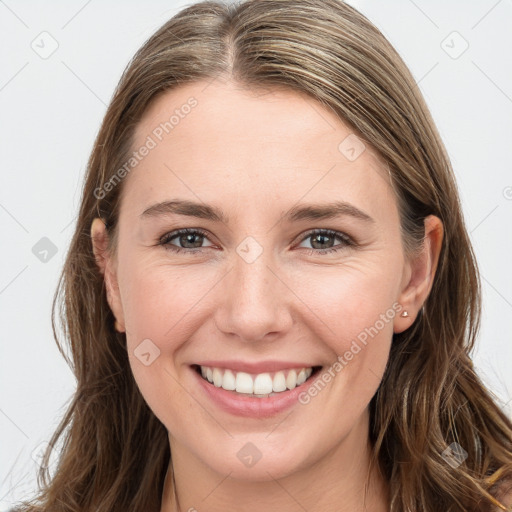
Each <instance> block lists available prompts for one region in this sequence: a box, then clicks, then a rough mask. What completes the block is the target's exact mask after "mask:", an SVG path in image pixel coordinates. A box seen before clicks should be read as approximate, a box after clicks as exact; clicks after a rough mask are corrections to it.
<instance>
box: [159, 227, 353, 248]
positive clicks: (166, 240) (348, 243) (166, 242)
mask: <svg viewBox="0 0 512 512" xmlns="http://www.w3.org/2000/svg"><path fill="white" fill-rule="evenodd" d="M189 234H194V235H195V234H199V235H201V236H203V237H205V238H208V236H207V233H206V231H203V230H202V229H199V228H186V229H178V230H176V231H172V232H171V233H167V234H165V235H164V236H162V237H161V238H160V240H159V242H158V245H162V246H164V248H165V249H167V250H170V251H173V252H175V253H180V252H187V253H189V254H199V253H202V252H204V249H206V247H204V248H196V249H187V248H184V247H178V246H176V245H172V244H171V243H170V242H171V240H173V239H174V238H177V237H179V236H180V235H189ZM314 235H328V236H330V237H333V238H337V239H339V240H341V241H342V242H343V244H339V246H337V247H336V248H332V247H331V248H329V249H307V248H306V251H307V254H309V255H314V254H327V253H330V252H338V251H341V250H342V249H344V248H347V247H353V246H355V245H356V243H355V242H354V241H353V240H352V239H351V238H350V237H349V236H348V235H346V234H345V233H341V232H340V231H333V230H332V229H314V230H312V231H310V232H308V233H307V234H306V235H305V236H304V237H303V238H302V239H301V240H300V243H302V242H303V241H304V240H306V239H307V238H311V237H312V236H314ZM303 249H304V248H303Z"/></svg>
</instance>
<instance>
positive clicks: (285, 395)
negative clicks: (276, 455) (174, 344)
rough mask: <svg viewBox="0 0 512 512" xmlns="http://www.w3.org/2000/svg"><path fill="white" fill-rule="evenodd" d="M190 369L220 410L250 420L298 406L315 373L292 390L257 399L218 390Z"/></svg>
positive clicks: (267, 416) (273, 414)
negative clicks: (301, 395)
mask: <svg viewBox="0 0 512 512" xmlns="http://www.w3.org/2000/svg"><path fill="white" fill-rule="evenodd" d="M191 369H192V372H193V373H194V375H195V377H196V379H197V381H198V383H199V385H200V386H201V388H202V389H203V390H204V391H205V392H206V393H207V395H208V396H209V397H210V398H211V399H212V401H213V402H214V403H216V404H217V405H218V406H219V407H220V408H221V409H223V410H224V411H226V412H229V413H231V414H235V415H237V416H245V417H250V418H270V417H272V416H275V415H276V414H279V413H280V412H283V411H285V410H287V409H289V408H290V407H292V406H293V405H294V404H299V395H300V394H301V393H302V392H303V391H305V390H306V389H307V388H308V387H309V386H310V385H311V382H312V380H313V379H314V377H315V376H316V373H315V374H314V375H313V379H312V378H311V377H310V378H309V379H308V380H306V381H305V382H303V383H302V384H301V385H300V386H297V387H296V388H294V389H292V390H287V391H282V392H280V393H279V394H277V395H274V396H269V397H265V398H257V397H251V396H244V395H242V394H237V393H235V392H234V391H227V390H225V389H223V388H218V387H217V386H214V385H213V384H211V383H210V382H208V381H207V380H206V379H203V377H201V375H199V373H198V372H197V371H196V370H195V369H194V368H191ZM317 373H319V372H317Z"/></svg>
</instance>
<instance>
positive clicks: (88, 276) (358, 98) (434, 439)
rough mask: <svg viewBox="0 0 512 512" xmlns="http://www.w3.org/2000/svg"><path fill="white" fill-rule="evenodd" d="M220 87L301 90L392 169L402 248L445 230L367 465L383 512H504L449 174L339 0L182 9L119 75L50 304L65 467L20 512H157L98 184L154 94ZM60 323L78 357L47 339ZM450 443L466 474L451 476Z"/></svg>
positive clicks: (398, 81) (110, 219)
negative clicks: (100, 239)
mask: <svg viewBox="0 0 512 512" xmlns="http://www.w3.org/2000/svg"><path fill="white" fill-rule="evenodd" d="M218 77H229V78H231V79H233V80H235V81H237V82H238V83H240V84H243V85H245V86H247V87H249V88H253V89H256V88H261V87H265V88H271V87H285V88H287V89H288V90H292V91H297V92H302V93H306V94H308V95H309V96H310V97H311V98H312V99H314V100H316V101H318V102H320V103H321V104H322V105H324V106H326V107H327V108H329V109H331V110H332V111H333V112H334V113H336V115H338V116H339V118H340V119H341V120H342V121H343V122H345V123H346V124H347V125H348V126H350V127H351V129H352V130H353V132H354V133H356V134H357V135H358V137H360V139H362V140H363V141H364V143H365V144H368V145H370V146H371V147H373V148H374V149H375V150H376V151H377V152H378V153H379V154H380V156H381V157H382V159H383V161H385V162H386V164H387V166H388V167H389V171H390V176H391V179H392V183H393V187H394V189H395V192H396V196H397V201H398V204H399V209H400V215H401V227H402V232H403V240H404V244H405V247H406V249H407V250H412V251H413V250H415V249H417V248H418V247H419V246H421V244H422V240H423V236H424V225H423V220H424V218H425V217H426V216H427V215H429V214H433V215H436V216H438V217H439V218H440V219H441V220H442V222H443V225H444V239H443V245H442V249H441V254H440V259H439V263H438V268H437V272H436V276H435V280H434V283H433V287H432V290H431V293H430V295H429V297H428V299H427V300H426V302H425V304H424V308H423V310H422V312H421V314H420V315H419V316H418V318H417V319H416V321H415V322H414V324H413V325H412V326H411V327H410V328H409V329H407V330H406V331H404V332H402V333H400V334H396V335H394V338H393V341H392V348H391V353H390V358H389V362H388V366H387V368H386V372H385V374H384V377H383V379H382V382H381V385H380V387H379V389H378V391H377V393H376V394H375V396H374V397H373V398H372V400H371V402H370V413H371V416H370V418H371V420H370V421H371V423H370V437H371V442H372V446H373V455H372V464H378V466H379V468H380V469H381V471H382V472H383V474H384V475H385V477H386V479H387V480H388V481H389V485H390V492H391V494H390V497H391V502H390V510H391V511H392V512H399V511H400V512H405V511H409V512H412V511H442V512H447V511H452V512H454V511H464V512H467V511H473V510H474V511H477V510H490V509H491V505H494V506H500V508H501V509H502V510H505V505H503V504H502V503H498V501H497V500H496V498H499V496H500V494H499V492H500V491H499V488H498V484H503V483H505V481H506V479H508V478H510V477H511V476H512V424H511V421H510V420H509V419H508V418H507V417H506V416H505V414H504V413H503V412H502V411H501V409H500V407H499V406H498V405H497V403H496V399H495V397H494V395H492V394H491V393H490V392H489V391H488V390H487V389H486V388H485V387H484V385H483V383H482V382H481V381H480V379H479V378H478V376H477V374H476V372H475V369H474V367H473V364H472V362H471V358H470V353H471V351H472V349H473V345H474V343H475V340H476V337H477V333H478V330H479V322H480V309H481V296H480V278H479V274H478V269H477V265H476V262H475V257H474V253H473V249H472V247H471V243H470V240H469V237H468V233H467V231H466V228H465V225H464V219H463V214H462V209H461V204H460V202H459V197H458V192H457V188H456V183H455V179H454V175H453V171H452V168H451V164H450V161H449V158H448V155H447V153H446V150H445V148H444V146H443V143H442V141H441V139H440V136H439V134H438V131H437V129H436V127H435V125H434V122H433V120H432V117H431V115H430V112H429V110H428V108H427V106H426V104H425V101H424V99H423V97H422V95H421V93H420V91H419V90H418V88H417V87H416V83H415V81H414V79H413V77H412V75H411V73H410V71H409V70H408V69H407V67H406V65H405V64H404V62H403V61H402V59H401V58H400V56H399V55H398V53H397V52H396V51H395V50H394V49H393V47H392V46H391V45H390V43H389V42H388V41H387V40H386V38H385V37H384V36H383V35H382V33H381V32H380V31H379V30H378V29H377V28H376V27H375V26H374V25H373V24H372V23H371V22H370V21H368V20H367V19H366V18H365V17H364V16H363V15H362V14H360V13H359V12H358V11H357V10H355V9H354V8H353V7H351V6H349V5H347V4H345V3H343V2H341V1H338V0H248V1H245V2H241V3H238V4H233V3H232V4H225V3H221V2H214V1H206V2H201V3H197V4H195V5H190V6H188V7H187V8H185V9H183V10H182V11H180V12H179V13H178V14H177V15H176V16H174V17H173V18H171V19H170V20H169V21H168V22H167V23H165V24H164V25H163V26H162V27H161V28H160V29H159V30H158V31H157V32H156V33H155V34H154V35H153V36H152V37H151V38H150V39H149V40H148V41H147V42H146V43H145V44H144V45H143V46H142V48H141V49H140V50H139V51H138V52H137V53H136V55H135V56H134V58H133V59H132V61H131V62H130V63H129V65H128V66H127V68H126V70H125V71H124V73H123V75H122V77H121V80H120V83H119V85H118V86H117V88H116V90H115V93H114V96H113V98H112V100H111V102H110V105H109V107H108V110H107V112H106V115H105V118H104V120H103V124H102V126H101V128H100V131H99V133H98V136H97V138H96V141H95V143H94V147H93V150H92V154H91V156H90V159H89V162H88V168H87V175H86V178H85V182H84V187H83V194H82V198H81V206H80V211H79V216H78V221H77V225H76V230H75V233H74V236H73V239H72V242H71V245H70V248H69V252H68V255H67V259H66V262H65V266H64V269H63V272H62V275H61V278H60V281H59V286H58V288H57V291H56V293H55V296H54V302H53V311H52V325H53V329H54V335H55V339H56V341H57V344H58V346H59V350H60V351H61V353H62V355H63V356H64V357H65V358H66V359H67V361H68V364H70V366H71V367H72V369H73V371H74V373H75V375H76V379H77V389H76V393H75V394H74V396H73V398H72V401H71V403H70V405H69V408H68V410H67V412H66V414H65V416H64V418H63V419H62V422H61V423H60V425H59V427H58V429H57V431H56V432H55V434H54V435H53V437H52V439H51V441H50V447H52V446H54V449H55V450H57V443H58V442H59V440H61V441H62V442H61V443H60V444H61V446H59V447H58V450H59V452H58V453H59V460H58V466H57V467H56V468H55V472H54V474H53V475H51V476H50V474H49V471H48V470H47V469H46V467H45V465H46V464H48V461H49V458H50V453H51V449H49V450H48V451H47V452H46V454H45V457H44V459H43V466H42V467H41V469H40V471H39V474H38V483H39V487H40V489H39V495H38V496H37V497H36V498H34V499H33V500H32V501H31V502H26V501H25V502H23V506H24V508H22V510H27V511H35V510H45V511H59V512H71V511H80V512H84V511H95V512H101V511H122V512H126V511H158V510H159V509H160V505H161V497H162V491H163V483H164V478H165V474H166V471H167V468H168V465H169V462H170V456H171V454H170V450H169V441H168V434H167V431H166V428H165V427H164V425H163V424H162V423H161V422H160V421H159V420H158V419H157V418H156V417H155V415H154V414H153V413H152V411H151V410H150V409H149V407H148V406H147V404H146V403H145V401H144V399H143V397H142V395H141V393H140V392H139V390H138V387H137V385H136V383H135V381H134V378H133V376H132V373H131V371H130V366H129V362H128V357H127V354H126V338H125V335H124V334H120V333H118V332H116V330H115V329H114V317H113V314H112V312H111V310H110V308H109V306H108V303H107V300H106V294H105V286H104V280H103V276H102V275H101V274H100V272H99V271H98V268H97V265H96V262H95V258H94V256H93V252H92V244H91V238H90V227H91V223H92V221H93V219H94V218H95V217H102V218H104V219H105V220H106V224H107V227H108V230H109V234H110V239H111V240H112V248H113V249H115V244H116V238H115V235H116V227H117V220H118V214H119V204H120V197H121V191H122V188H123V181H122V180H121V182H120V183H119V184H118V185H117V186H113V187H105V184H106V183H109V182H110V183H112V181H111V180H112V179H113V177H114V175H115V173H116V172H117V171H118V170H119V169H120V168H121V167H122V166H123V164H124V163H125V162H126V161H127V159H129V157H130V152H131V151H133V147H132V141H133V133H134V128H135V126H136V125H137V123H138V121H139V120H140V119H141V116H142V115H143V113H144V112H145V111H146V110H147V108H148V106H149V105H150V103H151V102H152V101H153V100H154V99H155V97H156V96H157V95H158V94H159V93H161V92H163V91H166V90H170V89H173V88H175V87H178V86H179V85H180V84H184V83H187V82H194V81H198V80H203V79H215V78H218ZM57 309H58V311H59V313H60V314H59V318H60V320H61V322H62V325H63V328H64V335H65V338H66V341H67V342H68V343H69V347H70V350H71V360H69V359H68V358H67V356H66V353H65V352H66V351H65V350H64V348H63V347H62V346H61V344H60V343H59V340H58V339H57V338H58V337H57V334H56V328H55V325H56V324H55V316H56V312H57ZM453 443H457V444H456V445H454V444H453ZM454 446H455V448H453V447H454ZM459 446H460V447H461V448H462V449H464V450H465V452H467V457H466V458H465V460H461V461H460V463H459V464H458V465H457V464H449V463H447V460H448V458H449V454H450V453H451V454H452V456H453V454H454V453H456V449H458V448H457V447H459ZM450 447H451V448H450ZM447 450H448V451H447ZM450 450H451V451H450ZM454 450H455V451H454ZM447 454H448V455H447ZM452 458H453V457H452Z"/></svg>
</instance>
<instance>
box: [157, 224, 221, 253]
mask: <svg viewBox="0 0 512 512" xmlns="http://www.w3.org/2000/svg"><path fill="white" fill-rule="evenodd" d="M175 238H177V239H178V242H179V243H180V244H183V245H185V247H179V246H177V245H174V244H172V243H171V241H172V240H174V239H175ZM204 239H207V238H206V231H203V230H202V229H191V228H187V229H178V230H177V231H172V232H171V233H167V234H165V235H164V236H163V237H162V238H161V239H160V241H159V242H158V243H159V245H163V246H164V247H165V248H166V249H169V250H170V251H174V252H176V253H179V252H182V251H185V252H188V253H192V254H194V253H196V254H197V253H201V252H203V248H201V245H202V243H203V240H204ZM188 245H191V246H192V247H187V246H188ZM212 245H213V244H212Z"/></svg>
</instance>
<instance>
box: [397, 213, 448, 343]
mask: <svg viewBox="0 0 512 512" xmlns="http://www.w3.org/2000/svg"><path fill="white" fill-rule="evenodd" d="M443 233H444V230H443V223H442V222H441V220H440V219H439V217H436V216H434V215H429V216H428V217H426V218H425V238H424V240H423V246H422V248H421V251H420V252H419V253H418V254H417V255H415V256H414V257H411V258H410V259H409V260H408V261H407V263H406V266H405V269H404V278H403V282H402V291H401V293H400V296H399V298H398V302H399V303H400V304H401V305H402V308H403V310H406V311H407V313H408V316H406V317H402V316H400V315H401V313H402V312H403V310H401V311H400V313H399V314H398V315H396V316H395V321H394V332H395V333H399V332H402V331H405V330H406V329H407V328H409V327H410V326H411V325H412V323H413V322H414V320H415V319H416V316H417V315H418V312H419V310H420V309H421V307H422V306H423V303H424V302H425V301H426V300H427V297H428V295H429V293H430V290H431V289H432V284H433V282H434V276H435V273H436V269H437V263H438V261H439V255H440V253H441V246H442V242H443Z"/></svg>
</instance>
